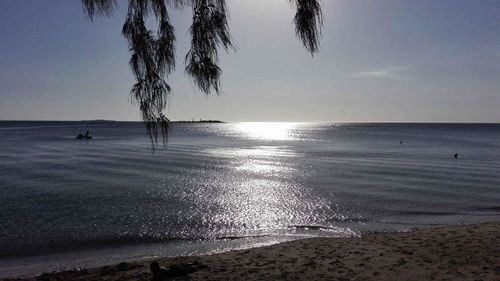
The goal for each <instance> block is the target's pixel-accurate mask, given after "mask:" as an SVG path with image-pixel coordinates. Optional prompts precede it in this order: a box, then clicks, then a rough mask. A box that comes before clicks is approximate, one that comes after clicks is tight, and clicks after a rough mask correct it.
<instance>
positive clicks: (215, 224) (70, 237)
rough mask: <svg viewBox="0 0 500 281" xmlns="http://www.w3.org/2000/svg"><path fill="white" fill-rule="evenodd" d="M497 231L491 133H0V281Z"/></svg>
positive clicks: (401, 128) (54, 127)
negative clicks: (400, 235) (377, 239)
mask: <svg viewBox="0 0 500 281" xmlns="http://www.w3.org/2000/svg"><path fill="white" fill-rule="evenodd" d="M87 129H88V130H90V132H91V134H92V135H93V137H94V138H93V139H92V140H90V141H85V140H76V139H75V136H76V135H77V134H78V133H80V132H84V131H86V130H87ZM455 153H458V159H455V158H454V154H455ZM499 218H500V125H498V124H320V123H226V124H174V125H173V129H172V132H171V137H170V138H169V142H168V145H167V148H166V149H159V150H157V151H156V152H155V153H152V151H151V150H150V146H149V144H148V140H147V138H146V135H145V129H144V128H143V127H142V125H141V124H140V123H126V122H101V123H97V122H93V123H92V122H0V276H1V275H2V274H3V275H12V274H14V273H13V272H17V273H19V272H20V271H19V270H20V269H19V268H25V269H26V268H28V269H29V268H32V270H31V271H30V270H25V272H36V271H37V270H38V271H40V270H42V271H43V270H46V269H59V268H63V267H64V265H66V266H74V265H92V264H94V263H102V262H111V261H115V260H116V261H120V259H122V260H123V259H133V258H140V257H146V256H151V255H153V256H154V255H169V254H192V253H201V252H211V251H220V250H225V249H229V248H232V247H233V248H234V247H241V246H255V245H261V244H266V243H274V242H279V241H284V240H287V239H294V238H298V237H308V236H333V237H346V236H353V235H358V234H359V233H360V232H361V231H371V230H376V231H394V230H397V231H402V230H407V229H410V228H413V227H427V226H434V225H442V224H456V223H470V222H479V221H487V220H497V219H499ZM237 238H241V239H237ZM217 241H219V242H220V243H219V242H217ZM216 242H217V243H216ZM153 249H154V250H153ZM110 253H112V255H110ZM99 255H101V257H98V256H99ZM110 256H112V257H114V258H115V260H113V259H112V258H110ZM82 259H84V261H82ZM61 260H64V261H65V262H63V263H62V262H61ZM50 261H53V263H54V264H52V265H51V264H50ZM37 266H38V267H37ZM21 271H22V270H21ZM23 272H24V271H23Z"/></svg>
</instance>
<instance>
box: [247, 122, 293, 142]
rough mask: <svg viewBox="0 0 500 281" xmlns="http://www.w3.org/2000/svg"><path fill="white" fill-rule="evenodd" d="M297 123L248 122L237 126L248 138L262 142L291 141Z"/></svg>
mask: <svg viewBox="0 0 500 281" xmlns="http://www.w3.org/2000/svg"><path fill="white" fill-rule="evenodd" d="M296 126H297V123H286V122H248V123H240V124H238V129H239V130H241V131H242V132H243V133H244V134H245V135H246V136H247V137H248V138H252V139H262V140H292V139H294V137H293V135H292V132H293V129H294V128H295V127H296Z"/></svg>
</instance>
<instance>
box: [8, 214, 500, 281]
mask: <svg viewBox="0 0 500 281" xmlns="http://www.w3.org/2000/svg"><path fill="white" fill-rule="evenodd" d="M156 261H158V262H159V264H160V266H162V267H165V268H167V269H169V268H177V269H179V268H181V269H182V268H190V269H191V270H190V271H193V272H191V273H188V274H186V273H184V272H182V270H173V271H172V270H171V271H170V273H171V274H172V275H171V276H172V279H168V280H500V222H488V223H482V224H476V225H462V226H446V227H439V228H431V229H419V230H414V231H411V232H405V233H365V234H364V235H362V237H361V238H349V239H333V238H311V239H303V240H297V241H291V242H285V243H281V244H276V245H272V246H267V247H261V248H253V249H248V250H239V251H231V252H226V253H222V254H216V255H209V256H192V257H176V258H161V259H157V260H156ZM150 263H151V260H148V261H137V262H133V263H121V264H117V265H113V266H103V267H100V268H93V269H75V270H71V271H65V272H55V273H46V274H42V275H40V276H36V277H30V278H17V279H5V280H151V278H152V274H151V272H150V270H149V264H150ZM174 271H175V272H174ZM167 272H168V271H167ZM166 280H167V279H166Z"/></svg>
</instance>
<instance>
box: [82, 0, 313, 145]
mask: <svg viewBox="0 0 500 281" xmlns="http://www.w3.org/2000/svg"><path fill="white" fill-rule="evenodd" d="M288 1H289V2H290V3H292V5H293V6H295V7H296V9H297V13H296V15H295V18H294V23H295V28H296V30H295V31H296V34H297V37H298V38H299V39H301V40H302V43H303V44H304V47H305V48H306V49H307V50H308V51H309V52H311V54H314V53H315V52H317V51H318V49H319V40H320V37H321V26H322V23H323V17H322V10H321V5H320V3H319V0H288ZM82 3H83V8H84V11H85V13H86V14H87V16H88V17H89V18H90V19H91V20H93V19H94V17H96V16H110V15H111V14H112V12H113V10H115V9H116V8H117V7H118V1H117V0H82ZM184 6H191V7H192V12H193V22H192V25H191V27H190V29H189V31H190V34H191V48H190V50H189V52H188V53H187V55H186V58H185V63H186V73H187V74H188V75H189V76H191V78H192V79H193V81H194V84H195V85H196V86H197V87H198V88H199V89H200V91H202V92H203V93H205V94H210V93H211V92H212V91H215V92H216V93H217V94H218V93H219V92H220V76H221V73H222V70H221V68H220V67H219V65H218V63H219V55H218V51H219V49H220V48H223V49H225V50H228V49H229V48H234V47H233V43H232V41H231V35H230V33H229V25H228V20H227V19H228V12H227V8H226V0H128V13H127V18H126V20H125V24H124V25H123V30H122V34H123V36H124V37H125V39H126V40H127V43H128V46H129V49H130V52H131V58H130V68H131V69H132V72H133V74H134V77H135V79H136V83H135V84H134V85H133V87H132V90H131V94H132V97H133V100H134V101H135V102H136V103H137V104H138V106H139V109H140V112H141V115H142V121H143V122H144V125H145V127H146V129H147V132H148V135H149V136H150V138H151V141H152V144H153V148H154V146H155V144H157V143H158V141H159V140H160V139H161V140H162V141H163V143H164V144H165V141H166V139H167V133H168V128H169V120H168V118H166V117H165V115H163V113H162V111H163V110H164V109H165V107H166V105H167V101H168V96H169V94H170V92H171V88H170V86H169V85H168V83H167V82H166V78H167V77H168V75H169V74H170V73H171V71H173V70H174V68H175V33H174V27H173V26H172V24H171V23H170V19H169V16H168V9H169V8H182V7H184ZM148 16H153V17H155V18H156V22H157V23H158V27H157V30H156V32H153V31H151V30H149V29H148V28H147V27H146V23H145V22H146V20H147V18H148Z"/></svg>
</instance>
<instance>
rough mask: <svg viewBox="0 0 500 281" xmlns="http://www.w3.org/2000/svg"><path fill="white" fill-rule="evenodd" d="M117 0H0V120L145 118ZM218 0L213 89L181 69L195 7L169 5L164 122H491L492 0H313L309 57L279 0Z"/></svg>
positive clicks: (499, 21) (499, 48)
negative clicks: (223, 13) (110, 3)
mask: <svg viewBox="0 0 500 281" xmlns="http://www.w3.org/2000/svg"><path fill="white" fill-rule="evenodd" d="M118 2H119V5H120V7H119V9H118V10H117V11H115V13H114V14H113V16H112V17H111V18H99V19H96V20H94V21H93V22H92V21H90V20H89V19H88V18H87V17H85V15H84V13H83V9H82V5H81V1H80V0H51V1H47V0H29V1H28V0H25V1H19V0H0V34H1V38H0V85H1V87H0V120H89V119H112V120H140V115H139V110H138V108H137V106H136V105H134V104H132V103H131V99H130V89H131V85H132V84H133V83H134V79H133V77H132V74H131V73H130V69H129V66H128V61H129V56H130V54H129V52H128V49H127V46H126V43H125V40H124V38H123V37H122V36H121V28H122V25H123V22H124V20H125V15H126V4H127V1H125V0H119V1H118ZM227 2H228V6H229V11H230V22H229V24H230V29H231V34H232V36H233V40H234V42H235V44H236V45H237V51H229V52H227V53H226V52H224V51H222V52H221V62H220V66H221V68H222V69H223V75H222V80H221V82H222V88H223V93H222V94H221V95H220V96H217V95H215V94H213V95H210V96H206V95H204V94H203V93H201V92H199V91H198V90H197V89H196V87H195V86H194V85H193V82H192V81H191V80H190V78H189V77H188V76H187V75H186V74H185V72H184V56H185V54H186V53H187V51H188V49H189V33H188V28H189V25H190V21H191V10H190V9H189V8H184V9H183V10H182V11H170V15H171V18H172V22H173V25H174V27H175V28H176V36H177V39H178V40H177V44H176V49H177V52H176V56H177V69H176V71H175V72H174V73H172V74H171V75H170V76H169V77H168V78H167V81H168V83H169V84H170V85H171V87H172V90H173V93H172V96H171V97H170V99H169V105H168V107H167V109H166V110H165V113H166V115H167V116H168V117H169V118H170V119H172V120H191V119H192V118H194V119H200V118H201V119H218V120H224V121H304V122H500V109H499V108H500V1H498V0H481V1H475V0H470V1H462V0H441V1H430V0H429V1H427V0H419V1H409V0H408V1H406V0H378V1H373V0H364V1H362V0H322V4H323V13H324V18H325V22H324V27H323V38H322V41H321V50H320V52H319V53H318V54H316V55H315V56H311V54H309V53H308V52H307V51H306V50H305V49H304V48H303V47H302V44H301V42H300V41H299V40H297V38H296V37H295V31H294V25H293V23H292V20H293V16H294V9H293V7H291V6H290V4H289V2H288V1H287V0H252V1H248V0H227Z"/></svg>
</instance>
